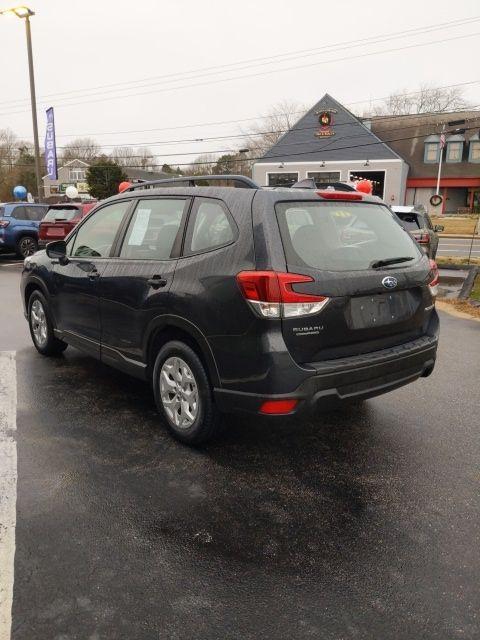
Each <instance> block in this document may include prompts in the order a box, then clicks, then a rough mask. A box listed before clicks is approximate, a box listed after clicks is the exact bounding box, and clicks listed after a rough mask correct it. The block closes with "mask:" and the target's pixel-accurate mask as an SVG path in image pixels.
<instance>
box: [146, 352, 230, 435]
mask: <svg viewBox="0 0 480 640" xmlns="http://www.w3.org/2000/svg"><path fill="white" fill-rule="evenodd" d="M153 391H154V396H155V402H156V405H157V408H158V410H159V412H160V415H161V416H162V418H163V422H164V423H165V425H166V426H167V428H168V430H169V431H170V433H172V435H173V436H175V438H177V440H180V441H181V442H184V443H185V444H189V445H194V446H195V445H201V444H204V443H205V442H207V441H208V440H210V439H211V438H213V436H214V435H215V434H216V433H217V431H218V428H219V415H218V412H217V409H216V407H215V404H214V402H213V397H212V388H211V385H210V381H209V379H208V376H207V372H206V371H205V367H204V366H203V364H202V362H201V360H200V358H199V357H198V356H197V354H196V353H195V351H194V350H193V349H192V348H191V347H189V346H188V345H187V344H185V343H184V342H180V341H177V340H172V341H171V342H167V344H165V345H164V346H163V347H162V348H161V349H160V351H159V353H158V355H157V358H156V360H155V366H154V370H153Z"/></svg>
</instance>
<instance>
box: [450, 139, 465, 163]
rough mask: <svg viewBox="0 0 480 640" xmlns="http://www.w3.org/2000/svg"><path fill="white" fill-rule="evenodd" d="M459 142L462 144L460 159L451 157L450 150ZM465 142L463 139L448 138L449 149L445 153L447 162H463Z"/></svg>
mask: <svg viewBox="0 0 480 640" xmlns="http://www.w3.org/2000/svg"><path fill="white" fill-rule="evenodd" d="M457 144H459V145H460V156H459V158H458V160H457V159H452V158H451V157H450V151H451V149H452V146H453V145H457ZM464 144H465V143H464V142H463V141H462V140H452V141H451V142H449V141H448V140H447V151H446V153H445V162H448V163H449V164H458V163H459V162H462V160H463V147H464Z"/></svg>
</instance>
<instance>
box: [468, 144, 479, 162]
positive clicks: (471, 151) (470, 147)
mask: <svg viewBox="0 0 480 640" xmlns="http://www.w3.org/2000/svg"><path fill="white" fill-rule="evenodd" d="M475 146H476V147H477V148H478V151H479V154H478V158H472V155H473V149H474V147H475ZM468 161H469V162H473V163H474V164H478V163H479V162H480V140H472V139H470V141H469V143H468Z"/></svg>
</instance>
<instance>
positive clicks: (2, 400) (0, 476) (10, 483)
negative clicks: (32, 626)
mask: <svg viewBox="0 0 480 640" xmlns="http://www.w3.org/2000/svg"><path fill="white" fill-rule="evenodd" d="M16 414H17V376H16V366H15V353H14V352H13V351H2V352H0V640H10V631H11V623H12V596H13V571H14V557H15V522H16V499H17V444H16V439H15V432H16Z"/></svg>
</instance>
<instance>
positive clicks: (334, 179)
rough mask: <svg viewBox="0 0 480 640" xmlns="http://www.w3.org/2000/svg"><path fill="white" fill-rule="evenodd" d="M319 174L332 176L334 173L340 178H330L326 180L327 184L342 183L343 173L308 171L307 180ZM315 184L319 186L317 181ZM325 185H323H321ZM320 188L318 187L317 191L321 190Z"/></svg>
mask: <svg viewBox="0 0 480 640" xmlns="http://www.w3.org/2000/svg"><path fill="white" fill-rule="evenodd" d="M319 173H323V174H326V175H332V174H333V173H335V174H337V175H338V178H330V179H329V180H326V181H325V182H327V183H328V182H341V181H342V172H341V171H307V178H313V179H314V180H315V178H314V176H313V174H316V175H317V174H319ZM315 184H317V181H316V180H315ZM320 184H323V183H320ZM319 188H320V187H319V186H318V185H317V189H319Z"/></svg>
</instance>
